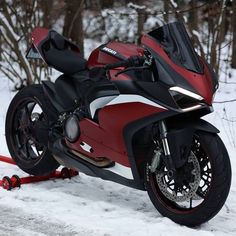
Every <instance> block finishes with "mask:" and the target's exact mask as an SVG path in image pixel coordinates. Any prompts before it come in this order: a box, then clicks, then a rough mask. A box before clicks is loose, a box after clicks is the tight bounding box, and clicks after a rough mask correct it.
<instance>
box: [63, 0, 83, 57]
mask: <svg viewBox="0 0 236 236" xmlns="http://www.w3.org/2000/svg"><path fill="white" fill-rule="evenodd" d="M65 5H66V6H65V22H64V27H63V35H64V36H65V37H68V38H69V39H71V40H72V42H74V43H76V44H78V45H79V48H80V52H81V53H82V54H84V31H83V7H84V0H65Z"/></svg>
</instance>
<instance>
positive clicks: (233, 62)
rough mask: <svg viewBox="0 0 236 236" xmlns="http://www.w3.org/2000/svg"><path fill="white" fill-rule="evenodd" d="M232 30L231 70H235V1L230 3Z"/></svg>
mask: <svg viewBox="0 0 236 236" xmlns="http://www.w3.org/2000/svg"><path fill="white" fill-rule="evenodd" d="M232 6H233V7H232V9H233V15H232V30H233V53H232V68H234V69H236V0H233V3H232Z"/></svg>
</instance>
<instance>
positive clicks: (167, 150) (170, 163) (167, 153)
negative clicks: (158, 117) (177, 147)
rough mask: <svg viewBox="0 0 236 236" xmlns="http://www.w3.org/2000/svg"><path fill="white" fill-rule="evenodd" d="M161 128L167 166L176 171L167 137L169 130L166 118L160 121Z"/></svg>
mask: <svg viewBox="0 0 236 236" xmlns="http://www.w3.org/2000/svg"><path fill="white" fill-rule="evenodd" d="M159 129H160V138H161V141H162V145H163V149H164V154H165V160H166V165H167V168H168V170H171V171H174V170H175V166H174V163H173V161H172V157H171V154H170V148H169V144H168V139H167V134H168V132H167V128H166V123H165V121H164V120H162V121H160V123H159Z"/></svg>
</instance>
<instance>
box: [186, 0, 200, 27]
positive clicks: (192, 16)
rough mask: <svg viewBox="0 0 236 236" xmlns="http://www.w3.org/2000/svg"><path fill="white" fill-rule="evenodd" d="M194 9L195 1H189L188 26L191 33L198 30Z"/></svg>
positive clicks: (195, 10)
mask: <svg viewBox="0 0 236 236" xmlns="http://www.w3.org/2000/svg"><path fill="white" fill-rule="evenodd" d="M196 7H197V1H196V0H191V1H190V8H191V9H192V10H191V11H190V12H189V17H188V26H189V29H190V30H191V31H193V30H196V31H197V30H198V12H197V9H196Z"/></svg>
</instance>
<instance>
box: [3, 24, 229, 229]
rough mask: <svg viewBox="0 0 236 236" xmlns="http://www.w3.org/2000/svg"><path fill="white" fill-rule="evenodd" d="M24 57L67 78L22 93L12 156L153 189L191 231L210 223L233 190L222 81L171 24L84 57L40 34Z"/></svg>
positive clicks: (11, 133)
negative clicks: (220, 117) (218, 105)
mask: <svg viewBox="0 0 236 236" xmlns="http://www.w3.org/2000/svg"><path fill="white" fill-rule="evenodd" d="M32 42H33V44H32V47H31V49H30V50H29V51H28V53H27V57H28V58H39V57H40V58H42V59H43V60H44V61H45V62H46V63H47V64H48V65H49V66H51V67H54V68H55V69H57V70H58V71H60V72H62V75H61V76H59V78H57V80H56V81H55V83H54V82H50V81H42V83H41V84H37V85H30V86H27V87H25V88H23V89H22V90H21V91H20V92H19V93H18V94H16V96H15V97H14V98H13V100H12V102H11V104H10V106H9V110H8V113H7V118H6V140H7V144H8V148H9V151H10V153H11V155H12V158H13V159H14V160H15V162H16V163H17V165H18V166H19V167H20V168H21V169H22V170H24V171H25V172H27V173H29V174H32V175H44V174H48V173H50V172H52V171H54V170H55V169H56V168H57V167H58V166H59V165H63V166H66V167H69V168H74V169H77V170H79V171H81V172H84V173H85V174H87V175H90V176H94V177H100V178H102V179H104V180H110V181H114V182H117V183H120V184H123V185H126V186H129V187H132V188H136V189H140V190H144V191H147V192H148V194H149V197H150V199H151V201H152V202H153V204H154V206H155V207H156V208H157V210H158V211H159V212H160V213H161V214H162V215H164V216H167V217H169V218H170V219H172V220H173V221H175V222H177V223H179V224H183V225H187V226H195V225H199V224H201V223H203V222H206V221H208V220H209V219H211V218H212V217H214V216H215V215H216V214H217V213H218V211H219V210H220V209H221V208H222V206H223V204H224V203H225V201H226V198H227V196H228V193H229V189H230V183H231V166H230V160H229V156H228V153H227V150H226V148H225V146H224V144H223V142H222V141H221V139H220V138H219V136H218V135H217V133H218V132H219V131H218V129H216V128H215V127H214V126H212V125H211V124H209V123H208V122H206V121H204V120H202V119H201V117H202V116H204V115H206V114H208V113H210V112H212V111H213V109H212V99H213V96H214V93H215V91H216V89H217V88H218V79H217V77H216V75H215V74H214V72H213V70H212V68H211V67H210V66H209V65H208V64H207V63H206V62H205V60H204V59H203V58H201V57H199V56H198V55H197V54H196V52H195V51H194V49H193V46H192V44H191V42H190V39H189V37H188V35H187V32H186V30H185V27H184V25H183V24H182V23H179V22H175V23H170V24H166V25H164V26H162V27H160V28H157V29H155V30H153V31H151V32H150V33H148V34H147V35H144V36H142V38H141V44H142V46H137V45H134V44H129V43H122V42H117V41H111V42H108V43H106V44H103V45H101V46H100V47H98V48H97V49H95V50H94V51H93V52H92V53H91V55H90V57H89V59H88V61H87V60H85V59H84V58H83V57H82V56H81V54H80V50H79V48H78V47H77V46H76V45H74V44H73V43H71V42H70V41H69V40H68V39H66V38H64V37H63V36H61V35H60V34H58V33H57V32H56V31H54V30H47V29H44V28H36V29H35V30H34V31H33V34H32Z"/></svg>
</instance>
